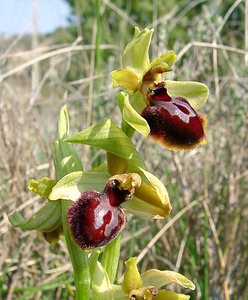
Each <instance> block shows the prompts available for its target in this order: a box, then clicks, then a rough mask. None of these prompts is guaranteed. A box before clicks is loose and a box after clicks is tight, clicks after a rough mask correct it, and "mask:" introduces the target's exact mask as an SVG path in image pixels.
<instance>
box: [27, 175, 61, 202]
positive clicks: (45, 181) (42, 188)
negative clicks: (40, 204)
mask: <svg viewBox="0 0 248 300" xmlns="http://www.w3.org/2000/svg"><path fill="white" fill-rule="evenodd" d="M55 184H56V181H55V180H53V179H51V178H47V177H44V178H42V179H40V180H35V179H31V180H30V181H29V182H28V189H29V190H30V191H32V192H34V193H36V194H38V195H40V196H41V197H42V198H46V199H48V196H49V194H50V193H51V191H52V188H53V187H54V186H55Z"/></svg>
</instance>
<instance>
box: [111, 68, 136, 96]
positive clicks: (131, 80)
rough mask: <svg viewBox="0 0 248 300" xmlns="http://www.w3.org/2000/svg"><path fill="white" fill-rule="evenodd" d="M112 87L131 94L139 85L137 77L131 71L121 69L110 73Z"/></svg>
mask: <svg viewBox="0 0 248 300" xmlns="http://www.w3.org/2000/svg"><path fill="white" fill-rule="evenodd" d="M111 75H112V84H113V87H122V88H123V89H124V90H126V91H127V92H128V93H129V94H133V93H134V92H135V90H136V88H137V86H138V84H139V77H138V75H137V74H136V73H135V72H134V71H132V70H131V69H121V70H115V71H113V72H111Z"/></svg>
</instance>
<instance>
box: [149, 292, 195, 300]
mask: <svg viewBox="0 0 248 300" xmlns="http://www.w3.org/2000/svg"><path fill="white" fill-rule="evenodd" d="M188 299H190V296H187V295H183V294H178V293H174V292H171V291H166V290H161V291H159V292H158V294H157V296H156V298H154V300H188Z"/></svg>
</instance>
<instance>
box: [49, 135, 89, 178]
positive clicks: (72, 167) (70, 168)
mask: <svg viewBox="0 0 248 300" xmlns="http://www.w3.org/2000/svg"><path fill="white" fill-rule="evenodd" d="M51 147H52V154H53V161H54V166H55V170H56V178H57V180H59V179H61V178H62V177H63V176H65V175H66V174H69V173H71V172H75V171H82V170H83V167H82V164H81V161H80V158H79V157H78V155H77V152H76V151H75V150H74V148H73V147H72V145H70V144H68V143H66V142H64V141H55V142H53V143H52V145H51Z"/></svg>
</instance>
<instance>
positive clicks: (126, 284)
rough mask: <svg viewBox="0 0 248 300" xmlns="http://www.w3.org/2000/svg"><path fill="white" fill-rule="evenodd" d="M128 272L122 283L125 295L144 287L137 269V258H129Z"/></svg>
mask: <svg viewBox="0 0 248 300" xmlns="http://www.w3.org/2000/svg"><path fill="white" fill-rule="evenodd" d="M125 265H126V271H125V273H124V280H123V283H122V290H123V292H124V293H129V292H130V291H131V290H135V289H139V288H140V287H141V286H142V280H141V277H140V273H139V270H138V268H137V263H136V257H131V258H129V259H128V260H127V261H126V262H125Z"/></svg>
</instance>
